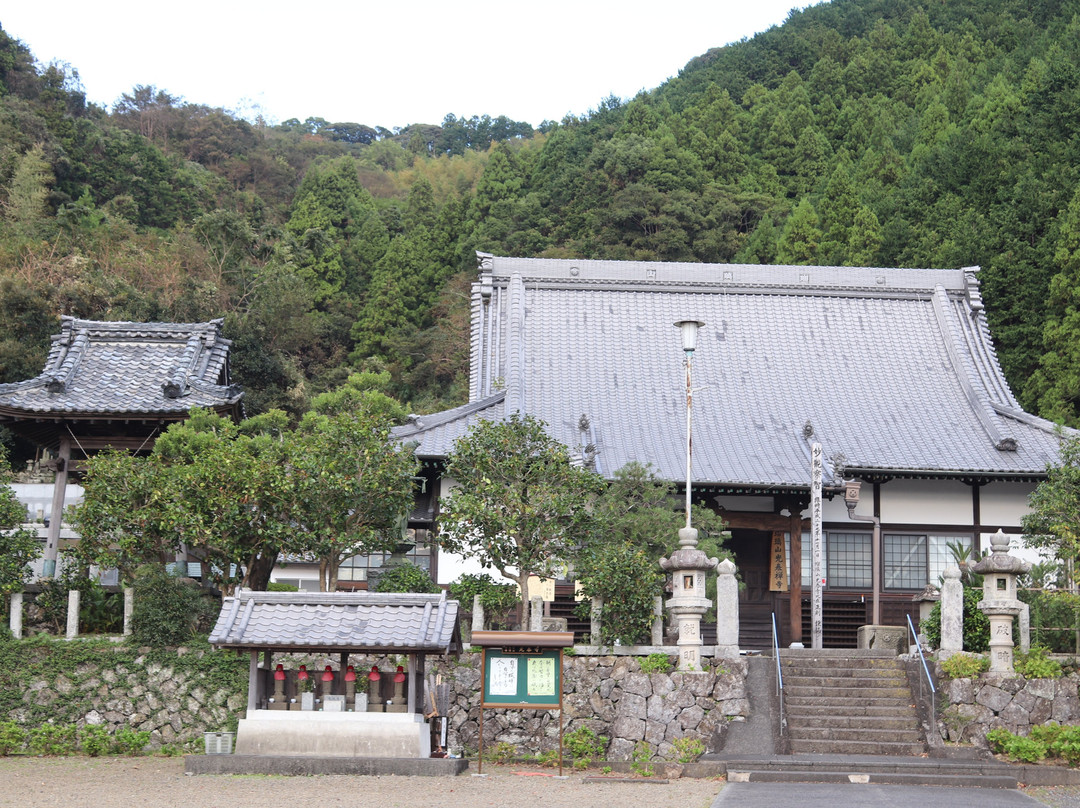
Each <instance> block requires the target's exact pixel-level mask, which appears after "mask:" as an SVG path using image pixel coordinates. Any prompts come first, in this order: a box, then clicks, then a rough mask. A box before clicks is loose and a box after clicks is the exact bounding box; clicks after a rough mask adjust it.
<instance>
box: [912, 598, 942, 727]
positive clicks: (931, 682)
mask: <svg viewBox="0 0 1080 808" xmlns="http://www.w3.org/2000/svg"><path fill="white" fill-rule="evenodd" d="M905 617H907V625H908V630H909V631H910V632H911V636H912V637H914V638H915V648H916V649H918V651H919V661H921V662H922V669H923V673H924V674H925V675H926V683H927V684H928V685H930V696H931V698H930V711H931V713H932V714H933V715H935V716H936V715H937V699H936V698H934V697H935V696H936V695H937V688H936V687H934V680H933V679H932V678H931V677H930V668H929V667H927V665H926V655H925V654H923V649H922V643H921V642H919V635H918V634H916V633H915V624H914V623H912V622H911V615H910V614H909V615H905ZM921 682H922V680H920V684H921Z"/></svg>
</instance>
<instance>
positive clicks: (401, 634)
mask: <svg viewBox="0 0 1080 808" xmlns="http://www.w3.org/2000/svg"><path fill="white" fill-rule="evenodd" d="M210 643H211V644H212V645H215V646H219V647H222V648H251V649H258V648H268V649H271V650H288V651H324V652H336V651H349V652H357V653H367V652H371V653H384V652H385V653H397V654H401V653H428V654H446V653H450V652H456V651H458V650H460V648H461V638H460V632H459V628H458V602H457V601H456V600H448V599H447V597H446V593H445V592H443V593H442V594H440V595H419V594H405V593H377V592H311V593H308V592H252V591H250V590H242V591H241V592H240V593H239V594H237V595H236V596H234V597H228V598H225V600H224V602H223V603H222V605H221V614H220V615H218V619H217V623H216V624H215V625H214V629H213V631H211V632H210Z"/></svg>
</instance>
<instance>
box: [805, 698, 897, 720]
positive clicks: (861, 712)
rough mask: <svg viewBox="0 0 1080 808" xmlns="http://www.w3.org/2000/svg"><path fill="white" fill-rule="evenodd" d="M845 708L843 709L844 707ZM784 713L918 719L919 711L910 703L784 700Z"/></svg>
mask: <svg viewBox="0 0 1080 808" xmlns="http://www.w3.org/2000/svg"><path fill="white" fill-rule="evenodd" d="M842 708H843V709H842ZM784 713H785V714H786V715H787V716H788V718H789V719H791V718H794V717H799V718H828V717H840V716H842V717H845V718H850V719H858V718H869V719H872V720H885V719H900V718H903V719H911V720H916V716H917V715H918V713H917V712H916V711H915V708H914V707H912V706H911V705H910V704H892V705H880V704H852V705H850V706H848V707H844V706H843V705H834V704H833V705H830V704H818V703H806V704H804V703H802V702H797V701H796V702H791V701H785V702H784Z"/></svg>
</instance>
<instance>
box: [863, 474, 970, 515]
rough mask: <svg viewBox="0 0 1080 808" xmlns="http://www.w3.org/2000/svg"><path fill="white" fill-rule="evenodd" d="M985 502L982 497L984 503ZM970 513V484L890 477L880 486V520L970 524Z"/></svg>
mask: <svg viewBox="0 0 1080 808" xmlns="http://www.w3.org/2000/svg"><path fill="white" fill-rule="evenodd" d="M863 488H864V490H865V488H866V486H863ZM864 498H866V497H865V495H864ZM985 502H986V499H985V497H984V499H983V504H984V505H985ZM973 514H974V512H973V511H972V506H971V487H970V486H968V485H965V484H964V483H961V482H954V481H952V480H892V481H891V482H888V483H885V484H884V485H882V486H881V521H882V522H883V523H887V524H899V525H921V524H932V525H970V524H971V521H972V517H973Z"/></svg>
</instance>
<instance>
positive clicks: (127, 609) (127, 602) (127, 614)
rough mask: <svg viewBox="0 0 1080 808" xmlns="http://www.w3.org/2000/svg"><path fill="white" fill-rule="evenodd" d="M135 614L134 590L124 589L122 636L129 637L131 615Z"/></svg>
mask: <svg viewBox="0 0 1080 808" xmlns="http://www.w3.org/2000/svg"><path fill="white" fill-rule="evenodd" d="M134 613H135V590H134V589H133V588H132V587H130V586H125V587H124V636H125V637H128V636H130V635H131V615H132V614H134Z"/></svg>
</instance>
